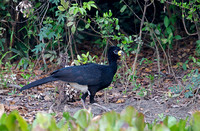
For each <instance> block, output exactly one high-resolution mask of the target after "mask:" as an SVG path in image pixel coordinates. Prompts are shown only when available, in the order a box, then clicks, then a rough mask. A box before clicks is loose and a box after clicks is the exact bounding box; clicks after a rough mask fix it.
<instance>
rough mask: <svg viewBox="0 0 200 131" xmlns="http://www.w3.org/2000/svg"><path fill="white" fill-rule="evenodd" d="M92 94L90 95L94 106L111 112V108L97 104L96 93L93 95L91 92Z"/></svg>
mask: <svg viewBox="0 0 200 131" xmlns="http://www.w3.org/2000/svg"><path fill="white" fill-rule="evenodd" d="M90 93H91V94H90V103H91V104H92V105H95V106H98V107H100V108H102V109H104V110H105V111H111V110H110V109H109V108H106V107H105V106H102V105H99V104H98V103H96V101H95V100H94V96H95V94H96V93H93V92H90Z"/></svg>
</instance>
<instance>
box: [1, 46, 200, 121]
mask: <svg viewBox="0 0 200 131" xmlns="http://www.w3.org/2000/svg"><path fill="white" fill-rule="evenodd" d="M88 50H89V49H88ZM194 52H195V47H194V44H193V43H192V42H191V43H190V44H188V45H185V46H184V47H183V48H181V47H180V48H178V50H177V51H174V52H172V53H171V63H172V65H171V69H172V70H173V73H172V71H171V72H170V73H169V72H168V70H167V68H168V67H167V65H166V63H164V55H163V56H162V54H163V53H161V57H162V58H163V60H161V67H160V68H161V72H162V74H161V77H160V78H157V77H156V75H157V70H158V68H157V62H156V61H154V59H156V55H155V54H154V53H153V51H151V50H146V49H143V50H142V51H141V53H140V55H139V58H138V61H140V62H138V64H137V76H138V78H137V79H136V83H137V85H139V86H138V87H137V88H136V86H134V85H133V84H132V83H128V84H127V77H126V75H124V76H121V77H120V76H116V78H115V80H114V82H113V83H112V84H111V85H110V87H109V89H107V90H103V91H100V92H98V93H97V95H96V97H95V99H96V101H97V102H98V104H100V105H101V106H104V107H106V108H107V109H109V110H115V111H116V112H121V111H122V110H123V109H124V108H125V107H127V106H133V107H135V108H136V109H137V110H138V111H139V112H142V113H143V114H144V115H145V121H147V122H153V121H154V120H155V119H157V120H162V119H163V118H164V116H166V115H169V116H174V117H176V118H177V119H185V118H186V117H188V116H189V117H190V115H191V114H192V113H193V112H194V111H195V110H200V101H199V95H198V93H196V95H195V97H189V98H186V97H184V95H183V94H184V92H181V93H179V94H178V95H177V94H175V93H173V92H171V91H170V90H169V87H173V86H174V85H178V84H180V85H183V87H184V84H185V83H183V82H182V78H183V77H184V76H186V75H187V74H188V73H189V72H191V70H193V69H195V68H197V67H196V66H194V63H192V62H189V63H187V65H186V66H187V70H183V69H182V66H178V65H177V63H178V62H179V64H180V65H181V64H182V65H183V63H184V62H185V61H186V60H188V59H189V56H191V55H192V56H194ZM94 53H95V52H94ZM98 53H99V52H98ZM154 55H155V56H154ZM134 56H135V55H134V54H133V55H132V54H131V55H130V56H126V61H125V62H126V63H127V65H128V66H130V65H132V64H133V60H134ZM143 58H146V59H143ZM152 58H153V59H152ZM120 63H121V64H119V65H120V66H121V67H123V66H122V65H123V63H122V62H120ZM123 71H124V69H122V68H121V69H119V70H118V72H117V73H118V74H125V73H123ZM13 72H15V73H16V72H17V73H16V74H17V79H16V83H20V84H23V85H24V84H25V83H26V82H27V80H25V79H23V78H22V77H21V75H20V74H21V73H24V74H26V73H29V72H28V71H24V72H21V71H18V70H15V71H13ZM34 74H35V75H36V76H37V77H31V78H30V79H31V80H30V81H34V80H36V79H40V78H41V77H43V75H41V74H42V72H41V71H39V69H38V70H37V69H35V71H34ZM38 74H39V75H38ZM152 76H154V77H153V80H152V79H150V78H152ZM57 87H58V89H57V90H56V88H57ZM115 87H116V88H115ZM14 88H18V87H15V86H13V85H10V87H9V88H1V89H0V101H1V104H3V105H4V108H5V112H7V113H9V112H10V111H12V110H18V111H19V113H20V114H21V115H22V116H23V117H24V118H25V119H26V120H27V121H28V122H32V121H33V120H34V117H35V114H36V113H37V112H41V111H42V112H48V113H55V114H56V116H55V117H56V118H57V119H58V120H59V119H60V118H61V117H62V112H64V111H68V112H70V113H71V114H72V115H73V114H74V113H75V112H76V111H78V110H80V109H82V108H83V107H82V104H81V102H80V93H79V92H77V91H75V90H74V89H70V87H69V85H66V83H62V82H52V83H48V84H45V85H42V86H39V87H35V88H31V89H29V90H25V91H23V92H22V93H20V92H19V91H16V92H15V91H14ZM72 96H73V97H72ZM86 105H87V106H86V107H87V108H88V109H89V108H91V110H92V113H93V114H94V115H95V116H96V115H101V114H102V113H104V112H106V111H107V110H105V109H103V108H100V107H98V106H96V105H92V104H90V103H89V100H88V98H87V100H86Z"/></svg>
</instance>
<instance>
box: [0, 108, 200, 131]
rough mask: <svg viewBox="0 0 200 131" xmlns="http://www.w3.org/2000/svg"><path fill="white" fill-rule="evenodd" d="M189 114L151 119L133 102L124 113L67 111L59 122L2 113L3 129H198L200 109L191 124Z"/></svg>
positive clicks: (0, 125) (51, 118)
mask: <svg viewBox="0 0 200 131" xmlns="http://www.w3.org/2000/svg"><path fill="white" fill-rule="evenodd" d="M187 122H188V118H186V119H183V120H179V121H177V120H176V118H174V117H168V116H167V117H165V118H164V120H163V121H160V122H159V121H156V120H155V122H153V123H147V122H145V121H144V115H143V114H142V113H138V112H137V111H136V110H135V109H134V108H133V107H131V106H129V107H127V108H126V109H124V110H123V111H122V112H121V113H116V112H115V111H111V112H107V113H105V114H103V115H102V116H96V117H94V116H92V114H91V113H90V111H88V110H79V111H78V112H76V113H75V114H74V116H71V115H70V114H69V113H68V112H64V113H63V118H62V119H61V120H59V121H58V122H56V120H55V118H54V116H53V115H50V114H46V113H38V114H37V116H36V119H35V120H34V121H33V124H28V123H27V122H26V121H25V120H24V119H23V118H22V116H20V115H19V113H18V112H17V111H13V112H11V113H10V114H8V115H6V114H3V115H2V116H1V117H0V130H3V131H15V130H21V131H29V130H33V131H34V130H43V131H55V130H57V131H63V130H67V129H68V130H74V131H76V130H77V131H81V130H88V131H97V130H103V131H105V130H109V131H111V130H115V131H118V130H131V131H169V130H170V131H198V130H200V126H199V122H200V112H195V113H194V114H193V115H192V117H191V119H190V121H189V122H190V124H188V125H187Z"/></svg>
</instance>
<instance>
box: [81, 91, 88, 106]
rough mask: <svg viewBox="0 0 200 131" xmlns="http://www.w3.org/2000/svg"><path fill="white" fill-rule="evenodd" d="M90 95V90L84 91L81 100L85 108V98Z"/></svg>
mask: <svg viewBox="0 0 200 131" xmlns="http://www.w3.org/2000/svg"><path fill="white" fill-rule="evenodd" d="M87 96H88V92H86V93H84V94H83V95H82V97H81V102H82V105H83V108H84V109H86V107H85V99H86V97H87Z"/></svg>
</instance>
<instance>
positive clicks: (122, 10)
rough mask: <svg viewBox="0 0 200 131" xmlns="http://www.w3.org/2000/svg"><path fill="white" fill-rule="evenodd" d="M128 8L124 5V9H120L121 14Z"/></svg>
mask: <svg viewBox="0 0 200 131" xmlns="http://www.w3.org/2000/svg"><path fill="white" fill-rule="evenodd" d="M126 8H127V6H126V5H123V6H122V8H121V9H120V12H121V13H123V12H124V11H125V10H126Z"/></svg>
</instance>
